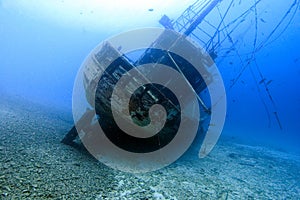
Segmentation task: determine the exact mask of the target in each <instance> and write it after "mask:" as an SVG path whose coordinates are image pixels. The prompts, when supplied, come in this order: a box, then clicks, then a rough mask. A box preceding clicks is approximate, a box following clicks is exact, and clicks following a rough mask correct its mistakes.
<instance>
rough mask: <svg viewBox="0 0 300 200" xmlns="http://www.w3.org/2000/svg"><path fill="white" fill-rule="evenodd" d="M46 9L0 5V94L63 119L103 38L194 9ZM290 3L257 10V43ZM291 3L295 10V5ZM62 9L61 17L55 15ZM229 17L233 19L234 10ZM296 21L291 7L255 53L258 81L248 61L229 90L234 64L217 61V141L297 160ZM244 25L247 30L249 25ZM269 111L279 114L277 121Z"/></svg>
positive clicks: (299, 63) (299, 31)
mask: <svg viewBox="0 0 300 200" xmlns="http://www.w3.org/2000/svg"><path fill="white" fill-rule="evenodd" d="M45 2H46V3H38V2H35V1H29V3H24V2H22V1H20V2H19V1H5V0H2V1H0V44H1V45H0V52H1V53H0V57H1V64H0V80H1V81H0V90H1V93H5V94H11V95H16V96H21V97H24V98H26V99H29V100H31V101H33V102H38V103H39V104H44V105H47V106H50V107H51V106H53V107H59V108H64V109H67V110H69V111H70V112H71V105H72V89H73V83H74V80H75V77H76V73H77V70H78V69H79V67H80V65H81V63H82V62H83V60H84V59H85V57H86V56H87V55H88V53H89V52H90V51H91V50H92V49H93V48H94V47H95V46H96V45H97V44H99V43H100V42H101V41H102V40H104V39H106V38H107V37H110V36H112V35H114V34H118V33H120V32H123V31H128V30H131V29H134V28H142V27H148V26H155V27H162V26H161V25H160V24H159V23H158V20H159V19H160V17H161V16H162V15H163V14H169V15H170V16H171V18H173V19H176V18H177V17H179V16H180V15H181V13H182V12H183V11H184V9H185V8H186V7H187V6H186V5H189V4H191V3H193V1H189V2H188V1H186V2H184V1H183V3H182V2H181V1H180V2H181V3H180V2H177V1H175V2H171V1H168V4H166V3H164V4H163V6H162V8H161V7H159V3H158V4H157V2H156V4H154V5H153V6H152V5H151V3H149V5H148V4H147V5H146V6H147V7H146V6H144V7H141V8H140V9H139V11H140V12H139V13H137V14H136V15H137V16H136V17H135V16H134V15H133V14H132V13H131V11H130V8H131V7H134V4H133V3H132V5H130V6H128V5H127V6H126V7H125V8H124V9H122V8H121V6H122V4H120V6H119V8H118V9H116V11H117V12H116V13H114V12H113V10H112V12H109V13H106V14H105V15H106V16H103V15H98V14H97V13H100V12H103V11H102V10H97V9H99V8H100V7H101V6H96V7H94V9H93V7H88V8H86V7H82V8H80V9H81V10H80V9H79V8H77V7H76V6H75V7H68V6H69V5H70V3H68V1H66V2H64V1H56V4H55V3H50V1H49V2H48V1H45ZM47 2H48V3H49V5H47ZM102 3H103V4H105V3H104V2H102ZM115 3H116V2H115ZM293 3H295V2H294V1H276V2H273V3H272V5H271V3H270V4H266V5H264V6H263V7H262V9H261V10H260V11H259V12H261V13H263V12H268V13H271V14H269V15H268V16H267V17H266V18H260V19H259V21H260V23H261V24H260V30H259V33H258V38H260V37H261V38H264V36H266V35H268V33H270V32H271V31H272V30H273V29H274V26H276V24H277V22H278V21H280V19H281V18H280V17H273V16H276V15H277V13H278V16H282V15H283V14H284V12H285V11H286V10H287V8H288V6H289V5H291V4H293ZM296 3H298V4H299V2H298V1H296ZM39 4H40V5H39ZM64 4H66V5H64ZM127 4H130V3H129V2H128V3H127ZM136 4H138V3H136ZM236 4H238V1H236ZM47 6H49V10H48V11H47ZM140 6H141V5H140ZM184 6H185V7H184ZM56 7H57V12H55V11H56ZM114 7H116V5H112V6H111V9H113V8H114ZM38 9H40V10H38ZM63 9H65V12H62V10H63ZM71 9H74V10H73V11H72V10H71ZM293 11H294V10H293ZM120 12H122V13H123V15H122V13H121V14H120ZM230 12H235V10H234V7H233V8H232V9H231V10H230ZM129 13H130V14H129ZM261 13H260V14H261ZM299 14H300V13H299V8H297V10H296V14H295V16H294V18H293V19H292V20H291V21H290V22H289V19H286V20H285V21H284V22H283V25H282V27H285V25H287V24H288V23H290V24H289V25H288V27H287V28H286V29H285V30H283V29H284V28H281V29H279V30H278V32H276V34H275V36H274V37H273V39H276V40H274V41H273V42H272V43H270V44H268V45H265V46H262V48H261V49H260V51H259V52H257V53H256V54H255V58H256V59H255V60H256V63H257V65H258V66H259V69H260V70H261V72H262V74H263V78H261V77H260V75H259V74H258V71H257V70H256V65H255V62H253V63H251V64H250V67H248V68H246V69H245V71H244V73H243V74H242V75H241V77H240V78H239V79H238V80H237V83H236V84H235V85H234V86H233V87H231V84H232V81H234V79H235V78H236V76H237V74H238V73H239V70H240V66H239V64H238V62H239V58H238V57H236V56H231V57H230V56H228V57H226V56H225V55H224V57H225V58H224V59H222V60H220V61H218V60H217V61H216V64H217V65H218V67H219V70H220V72H221V74H222V77H223V79H224V83H225V86H226V91H227V100H228V105H227V109H228V111H227V117H226V122H225V127H224V129H223V133H222V137H221V138H231V139H232V140H234V141H239V142H242V143H245V144H249V145H257V146H268V147H272V148H275V149H280V150H283V151H287V152H291V153H296V154H298V155H299V154H300V148H299V147H300V131H299V130H300V123H299V118H300V115H299V113H300V93H299V91H300V86H299V85H300V79H299V77H300V68H299V67H300V54H299V52H300V51H299V44H300V37H299V36H300V23H299V22H300V15H299ZM123 16H128V18H127V17H123ZM100 17H103V18H100ZM110 18H113V19H110ZM276 20H277V21H276ZM97 21H99V23H97ZM105 21H107V22H105ZM95 22H96V23H95ZM72 23H73V24H72ZM88 23H91V24H88ZM225 23H226V22H225ZM249 23H250V24H251V23H252V24H253V23H254V21H250V22H249ZM98 24H99V25H98ZM251 28H253V26H252V27H251ZM244 31H245V30H242V29H237V30H236V32H235V33H236V36H235V38H234V39H235V40H247V37H243V33H244ZM281 32H282V34H280V33H281ZM276 36H278V38H276ZM247 44H248V45H249V49H250V48H251V47H252V45H253V44H252V40H251V42H250V40H249V43H247V41H244V45H247ZM246 47H247V46H246ZM236 63H237V64H236ZM264 82H266V83H267V84H268V90H269V92H270V94H271V95H272V100H274V104H273V103H272V101H271V100H270V97H269V96H268V93H267V92H266V88H265V87H263V83H264ZM266 107H267V110H266ZM274 112H276V113H278V118H279V119H277V118H276V116H275V115H274ZM279 121H280V122H279ZM279 123H280V125H281V126H282V129H280V125H279Z"/></svg>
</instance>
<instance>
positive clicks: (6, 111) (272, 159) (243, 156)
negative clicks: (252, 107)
mask: <svg viewBox="0 0 300 200" xmlns="http://www.w3.org/2000/svg"><path fill="white" fill-rule="evenodd" d="M70 116H71V114H70V111H63V110H58V109H50V108H45V107H43V106H40V105H35V104H32V103H31V102H27V101H24V100H18V99H15V98H11V97H10V98H9V97H4V98H2V99H1V102H0V197H1V198H0V199H72V200H73V199H99V200H100V199H158V200H162V199H299V194H300V181H299V180H300V174H299V169H300V161H299V160H300V159H299V157H296V156H292V155H289V154H286V153H282V152H277V151H273V150H271V149H268V148H263V147H251V146H246V145H240V144H234V143H231V142H230V141H226V142H225V141H224V140H222V138H221V140H220V141H219V143H218V144H217V145H216V146H215V148H214V150H213V151H212V152H211V154H209V155H208V156H207V157H205V158H204V159H195V158H194V157H193V158H192V157H187V156H185V157H184V158H182V159H180V160H178V161H177V162H175V163H173V164H172V165H170V166H168V167H165V168H163V169H161V170H158V171H155V172H149V173H145V174H129V173H124V172H121V171H116V170H113V169H110V168H108V167H106V166H105V165H103V164H101V163H99V162H97V161H96V160H95V159H94V158H92V157H91V156H90V155H89V154H88V153H87V152H85V151H78V150H77V149H74V148H72V147H70V146H67V145H62V144H61V143H60V140H61V139H62V138H63V137H64V135H65V133H66V132H67V131H68V130H69V129H70V127H72V125H73V124H72V123H71V122H70V121H72V120H71V119H70V118H71V117H70Z"/></svg>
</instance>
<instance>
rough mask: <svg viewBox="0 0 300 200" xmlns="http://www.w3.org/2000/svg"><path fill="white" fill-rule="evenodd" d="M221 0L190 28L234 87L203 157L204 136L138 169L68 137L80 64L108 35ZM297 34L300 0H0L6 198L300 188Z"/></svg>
mask: <svg viewBox="0 0 300 200" xmlns="http://www.w3.org/2000/svg"><path fill="white" fill-rule="evenodd" d="M215 2H217V4H216V5H215V7H213V9H212V10H211V11H210V12H208V14H207V15H205V16H204V18H205V20H204V21H202V23H201V24H200V25H198V26H197V28H196V29H195V30H194V31H193V34H191V35H189V37H188V38H189V39H192V40H194V42H196V43H197V44H198V45H201V46H202V47H203V48H206V46H205V45H206V44H209V45H211V46H209V48H208V51H209V52H208V53H209V54H210V56H211V57H212V58H213V59H214V62H215V64H216V66H217V67H218V69H219V71H220V74H221V76H222V79H223V82H224V86H225V90H226V99H227V111H226V119H225V125H224V128H223V130H222V133H221V137H220V138H219V140H218V143H217V144H216V145H215V146H214V148H213V150H212V151H211V152H210V153H209V154H208V155H207V156H206V157H204V158H201V159H200V158H198V152H199V149H198V148H199V146H200V145H203V143H201V142H202V141H201V142H199V144H196V147H197V149H196V154H197V156H194V154H195V152H193V150H195V149H194V148H191V149H189V150H191V151H187V153H186V154H184V156H182V157H181V158H180V159H178V160H176V161H174V162H172V164H170V165H168V166H166V167H163V168H161V169H159V170H157V171H151V172H147V173H140V174H139V173H137V174H135V173H132V174H131V173H127V172H123V171H122V170H115V169H114V168H110V167H107V166H106V165H105V164H103V163H101V162H96V160H95V159H94V158H93V157H92V156H90V154H89V153H87V152H86V151H85V150H84V149H83V146H80V145H79V146H76V145H73V146H72V145H70V146H69V145H65V144H62V143H61V141H62V139H63V138H64V137H65V135H66V134H67V133H68V131H69V130H73V129H71V128H72V127H73V126H74V122H73V119H72V112H73V110H72V103H74V102H72V95H73V86H74V82H75V81H76V76H77V74H78V70H79V69H80V66H81V65H82V63H83V62H84V60H85V59H86V57H87V56H88V55H89V53H90V52H91V51H92V50H93V49H94V48H95V47H96V46H97V45H98V44H99V43H101V42H102V41H103V40H106V39H107V38H111V37H112V36H115V35H118V34H120V33H123V32H126V31H130V30H133V29H142V28H145V27H159V28H163V25H162V24H161V23H159V20H160V19H161V18H162V17H163V16H164V15H167V16H168V17H169V19H171V21H167V22H166V21H165V23H167V25H168V26H171V25H170V23H171V24H172V26H173V28H174V29H175V30H176V31H179V32H181V33H183V32H184V31H186V29H185V28H182V27H181V28H180V26H181V25H180V23H181V22H183V23H185V24H188V25H190V24H191V23H192V22H194V21H195V17H193V16H194V15H195V13H197V12H198V11H199V9H200V8H201V6H202V5H203V4H206V5H210V4H213V3H215ZM194 3H195V4H194ZM200 5H201V6H200ZM253 5H256V6H253ZM206 11H207V10H205V9H204V10H203V9H202V10H200V11H199V13H200V14H199V13H198V14H196V15H198V16H199V15H201V14H203V13H206ZM180 16H181V17H183V18H180ZM177 22H178V24H176V23H177ZM179 22H180V23H179ZM177 25H178V26H177ZM200 29H201V30H200ZM215 29H218V31H215ZM211 37H214V40H211V41H210V38H211ZM135 40H136V38H130V41H128V42H129V43H130V42H133V43H134V42H135ZM207 41H210V42H208V43H206V42H207ZM299 44H300V0H276V1H270V0H247V1H241V0H220V1H217V0H165V1H159V0H151V1H148V0H130V1H123V0H110V1H104V0H95V1H94V0H89V1H87V0H43V1H39V0H0V199H99V200H100V199H157V200H161V199H299V194H300V185H299V183H300V181H299V180H300V174H299V166H300V159H299V158H300V123H299V122H300V120H299V119H300V50H299ZM119 48H120V49H122V47H121V46H120V47H119ZM118 50H119V49H118ZM135 53H136V54H135ZM140 54H141V52H139V51H137V52H133V53H132V54H131V55H130V56H132V57H138V56H140ZM201 95H202V94H201ZM200 97H201V98H202V97H203V99H204V101H205V103H206V101H209V100H207V99H206V98H208V97H207V93H205V94H204V95H203V96H200ZM84 98H85V97H84ZM87 113H88V112H87ZM96 117H98V116H96ZM95 119H96V118H95ZM95 119H93V120H92V121H93V122H95V121H97V120H95ZM98 119H99V118H98ZM100 120H101V116H100ZM206 120H207V119H206ZM205 123H206V121H205ZM210 125H211V126H212V127H214V126H216V124H210ZM73 128H74V127H73ZM114 130H115V129H114ZM199 130H201V131H202V130H203V129H201V128H199ZM199 132H200V131H199ZM81 134H82V133H81ZM198 135H199V134H198ZM200 137H204V135H200ZM197 139H198V138H197ZM200 139H203V138H200ZM195 141H196V143H197V142H198V141H197V140H195ZM79 143H80V142H79V141H78V140H77V139H76V140H75V144H77V145H78V144H79ZM159 145H160V143H159ZM99 146H100V145H99ZM203 146H204V145H203ZM74 147H75V148H74ZM100 147H101V146H100ZM176 147H177V146H176ZM192 147H194V146H192ZM171 153H173V152H171ZM189 153H191V154H189ZM189 155H191V156H189ZM145 156H148V155H146V154H145ZM104 157H105V155H104ZM100 158H101V156H100ZM122 158H123V157H122ZM126 158H127V157H125V160H126ZM141 158H142V159H143V157H141ZM159 158H164V159H165V158H166V156H165V155H162V157H159ZM164 159H162V160H164ZM104 160H105V158H104ZM133 160H134V159H133ZM153 160H154V161H157V157H154V159H153ZM153 160H151V159H150V161H153ZM129 161H131V159H129ZM147 161H149V160H147ZM160 161H161V160H159V162H158V163H159V164H160ZM138 162H139V161H138ZM107 163H109V162H107ZM107 163H106V164H107ZM154 163H155V162H154ZM117 164H120V166H121V168H122V167H123V165H122V164H123V163H122V162H120V163H117ZM143 164H144V163H139V165H138V166H137V168H138V167H142V168H143V167H145V165H143ZM149 166H150V167H151V166H152V165H149ZM149 166H148V165H146V167H149ZM126 167H128V166H126V165H125V168H126ZM130 170H133V171H134V170H136V168H135V166H134V167H132V168H131V169H130ZM124 171H126V170H124Z"/></svg>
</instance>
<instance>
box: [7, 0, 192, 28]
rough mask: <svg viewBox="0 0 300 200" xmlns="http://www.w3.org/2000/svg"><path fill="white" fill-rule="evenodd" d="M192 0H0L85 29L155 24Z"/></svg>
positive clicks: (22, 10) (9, 6)
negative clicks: (163, 16)
mask: <svg viewBox="0 0 300 200" xmlns="http://www.w3.org/2000/svg"><path fill="white" fill-rule="evenodd" d="M193 2H194V0H165V1H160V0H152V1H149V0H130V1H124V0H110V1H104V0H77V1H74V0H43V1H40V0H3V2H2V4H3V5H2V6H3V7H4V9H7V10H10V11H12V12H15V11H17V12H18V13H19V14H22V15H27V16H30V17H32V18H35V19H42V20H49V21H50V22H54V23H57V24H59V25H63V26H67V27H75V28H76V27H84V28H86V29H88V30H103V29H104V28H113V29H124V28H125V29H127V28H133V27H134V28H137V27H141V26H157V25H158V20H159V19H160V17H161V16H162V15H163V14H165V13H166V12H167V13H168V15H169V16H170V17H173V18H175V19H176V17H178V13H181V12H182V11H184V9H186V8H187V7H188V6H189V5H191V4H192V3H193Z"/></svg>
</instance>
